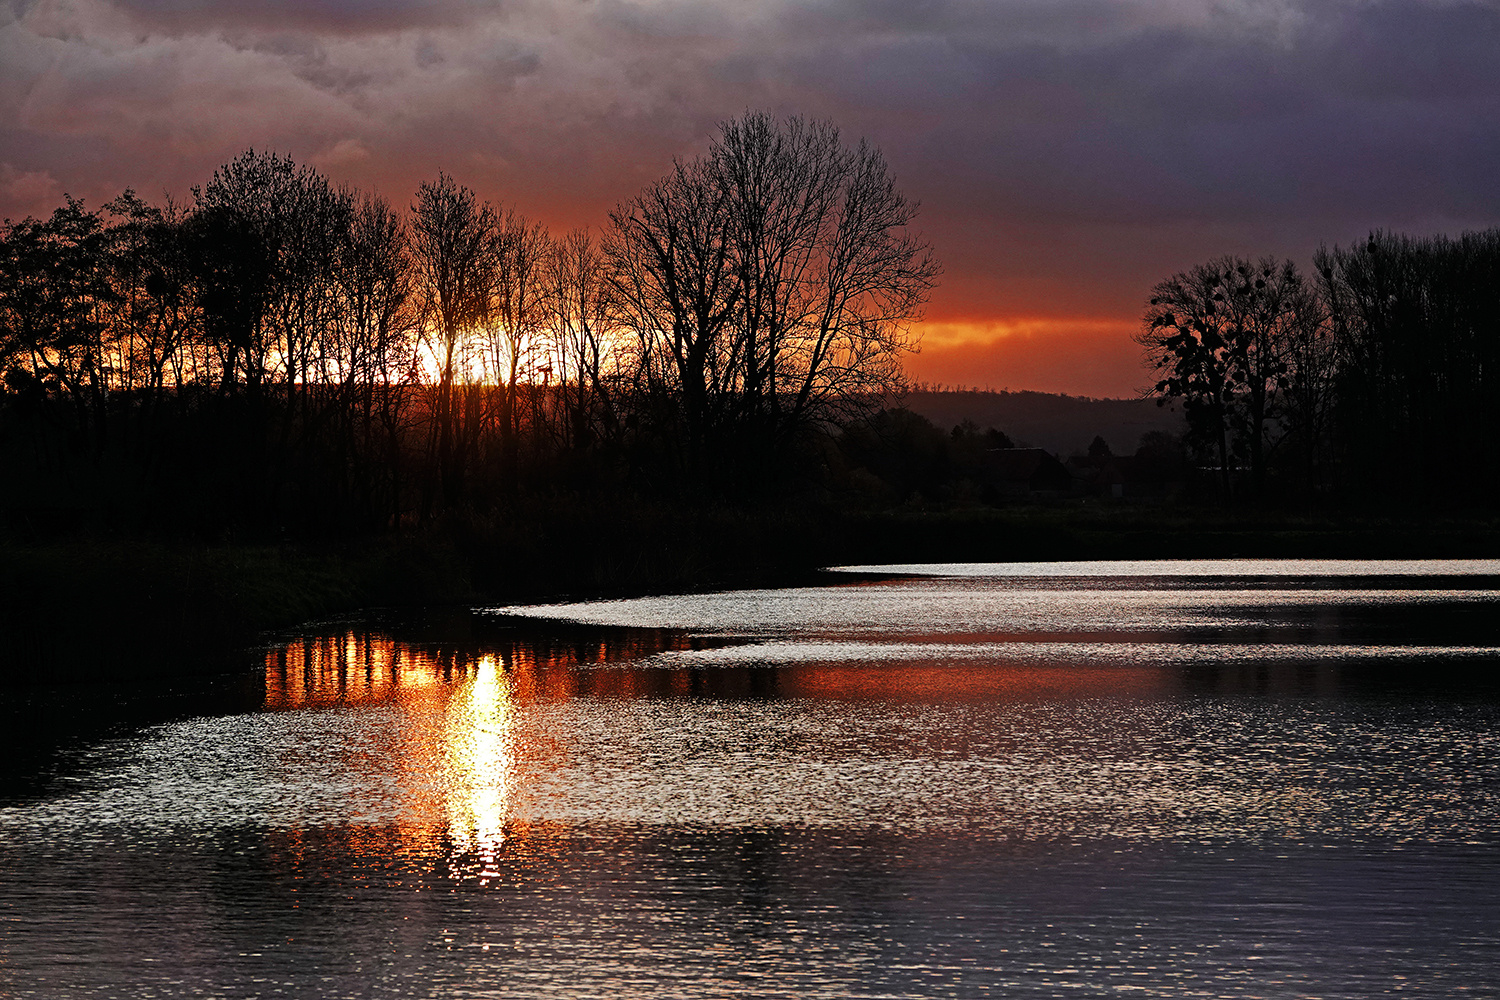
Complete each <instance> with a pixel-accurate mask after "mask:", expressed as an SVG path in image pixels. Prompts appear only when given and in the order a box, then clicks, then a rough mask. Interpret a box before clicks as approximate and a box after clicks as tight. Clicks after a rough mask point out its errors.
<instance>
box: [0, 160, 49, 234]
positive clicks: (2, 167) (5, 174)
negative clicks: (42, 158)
mask: <svg viewBox="0 0 1500 1000" xmlns="http://www.w3.org/2000/svg"><path fill="white" fill-rule="evenodd" d="M61 196H62V185H61V184H59V183H57V179H56V178H54V177H53V176H52V175H51V174H49V173H47V172H46V171H45V170H27V171H21V170H17V169H16V168H15V167H13V166H11V165H10V164H9V163H0V205H6V206H12V207H10V208H8V209H7V210H6V212H5V213H4V217H5V218H6V219H14V220H16V221H19V220H21V219H23V218H25V217H27V216H33V217H36V218H42V217H45V216H47V215H50V214H51V213H52V210H53V209H54V208H56V207H57V206H58V204H59V202H60V201H61V200H62V198H61Z"/></svg>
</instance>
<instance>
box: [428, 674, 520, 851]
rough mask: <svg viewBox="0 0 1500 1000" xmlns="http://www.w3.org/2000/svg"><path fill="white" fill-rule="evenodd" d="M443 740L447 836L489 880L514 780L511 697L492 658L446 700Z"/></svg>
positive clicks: (504, 676) (506, 679) (507, 682)
mask: <svg viewBox="0 0 1500 1000" xmlns="http://www.w3.org/2000/svg"><path fill="white" fill-rule="evenodd" d="M444 742H445V743H446V746H447V750H448V761H449V764H448V766H449V768H450V772H449V773H450V775H451V778H450V781H451V785H450V794H449V796H448V833H449V836H450V837H451V838H452V839H453V842H454V844H455V846H456V847H458V849H459V851H460V852H461V853H463V854H470V853H472V854H473V855H474V856H475V857H476V858H477V859H478V863H479V871H478V872H477V874H478V875H479V876H480V877H481V878H487V877H492V876H494V875H497V874H499V872H498V870H497V867H496V865H497V861H498V859H499V856H500V852H501V850H502V849H503V847H504V845H505V827H506V820H507V818H508V817H509V816H510V812H511V806H512V803H513V800H514V797H515V792H516V780H517V772H516V752H517V747H516V704H515V698H514V694H513V692H512V690H511V683H510V677H509V676H508V674H507V672H506V671H505V669H504V668H503V667H502V665H501V664H500V662H499V661H498V660H497V658H496V657H495V656H493V655H489V656H484V657H481V658H480V660H479V662H478V663H477V664H476V665H475V668H474V672H473V675H472V676H471V677H470V678H469V679H468V680H466V681H465V682H464V683H463V684H461V685H460V686H459V688H458V690H457V691H456V692H455V696H454V697H453V698H452V700H450V701H449V703H448V711H447V715H446V726H445V732H444Z"/></svg>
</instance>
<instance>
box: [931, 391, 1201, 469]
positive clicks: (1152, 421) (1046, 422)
mask: <svg viewBox="0 0 1500 1000" xmlns="http://www.w3.org/2000/svg"><path fill="white" fill-rule="evenodd" d="M905 406H906V408H907V409H908V410H911V411H912V412H914V413H920V414H921V415H922V416H924V417H926V418H927V419H928V420H931V421H932V422H933V423H934V424H936V425H937V426H939V427H941V428H943V429H944V430H947V429H949V428H952V427H956V426H957V425H959V424H960V423H962V422H963V421H965V420H972V421H974V423H976V424H978V425H979V426H980V428H986V427H994V428H997V429H999V430H1002V431H1004V432H1005V433H1006V434H1007V435H1008V436H1009V437H1010V439H1011V440H1012V441H1014V442H1015V443H1016V444H1017V445H1023V446H1028V447H1033V448H1045V449H1047V450H1048V451H1050V452H1054V453H1056V454H1058V455H1060V456H1062V457H1063V458H1067V457H1068V456H1069V455H1072V454H1075V453H1080V452H1085V451H1087V450H1088V446H1089V442H1091V441H1093V440H1094V436H1095V435H1098V436H1100V437H1102V438H1104V440H1105V442H1107V443H1108V444H1109V447H1110V450H1111V451H1113V452H1114V453H1115V454H1116V455H1130V454H1134V452H1135V448H1136V445H1137V443H1139V441H1140V439H1141V435H1142V434H1145V433H1147V432H1148V431H1166V432H1168V433H1169V434H1181V433H1182V432H1183V431H1184V430H1185V429H1186V424H1185V422H1184V421H1183V417H1182V411H1181V410H1180V409H1172V408H1169V407H1165V406H1157V405H1156V400H1154V399H1090V398H1088V397H1086V396H1063V395H1060V394H1057V393H1050V392H984V391H980V390H977V389H957V390H933V389H919V390H916V391H914V392H911V393H909V394H908V395H907V397H906V400H905Z"/></svg>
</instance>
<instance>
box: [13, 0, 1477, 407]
mask: <svg viewBox="0 0 1500 1000" xmlns="http://www.w3.org/2000/svg"><path fill="white" fill-rule="evenodd" d="M746 110H764V111H769V112H772V113H774V114H777V115H792V114H797V115H804V116H807V117H811V118H822V119H828V120H831V121H832V122H834V123H835V124H836V125H838V126H839V128H840V129H841V130H842V132H843V134H844V136H845V138H846V139H847V140H849V141H851V142H854V141H857V140H858V139H860V138H865V139H868V140H869V141H870V142H871V143H873V144H874V145H876V146H878V147H879V148H880V149H881V150H882V151H883V152H884V154H885V156H886V158H887V160H888V161H889V162H890V164H891V166H892V168H893V170H894V172H895V174H896V176H897V181H898V184H899V186H900V188H901V189H902V191H903V192H904V193H905V194H906V195H908V196H909V197H911V198H913V199H915V200H917V201H919V202H920V203H921V206H922V208H921V214H920V216H919V218H918V226H917V228H919V229H920V230H921V231H922V233H923V234H924V236H925V237H926V238H927V240H928V241H929V242H930V243H931V244H932V245H933V248H934V250H935V252H936V254H937V256H938V257H939V259H940V260H941V261H942V263H943V266H944V275H943V278H942V281H941V284H940V285H939V287H938V288H937V289H936V290H935V291H934V293H933V296H932V299H931V301H930V302H929V304H928V307H927V310H926V315H925V317H924V319H923V321H922V323H921V324H920V326H919V330H920V332H921V333H922V336H923V348H922V352H921V354H919V355H918V356H916V357H914V358H912V359H911V360H910V363H909V364H908V371H909V372H910V373H911V375H912V376H913V377H914V378H916V379H918V380H921V381H925V382H932V383H940V384H947V385H965V386H972V387H977V388H986V387H988V388H994V389H1004V388H1009V389H1037V390H1043V391H1048V392H1067V393H1072V394H1075V395H1089V396H1131V395H1136V394H1138V393H1139V392H1140V391H1141V390H1142V389H1143V387H1144V385H1145V384H1146V383H1147V381H1148V379H1147V377H1146V374H1145V371H1144V369H1143V368H1142V367H1141V364H1140V348H1139V347H1138V346H1137V345H1136V344H1135V343H1134V342H1133V341H1132V339H1131V335H1132V334H1133V333H1134V332H1135V331H1136V330H1137V329H1138V327H1139V324H1140V317H1141V314H1142V312H1143V307H1144V304H1145V300H1146V299H1147V298H1148V297H1149V294H1150V289H1151V287H1152V285H1154V284H1155V283H1156V282H1158V281H1160V280H1162V279H1164V278H1166V277H1168V276H1169V275H1171V274H1173V273H1175V272H1177V271H1181V270H1185V269H1187V268H1189V267H1191V266H1193V265H1194V264H1196V263H1199V262H1202V261H1204V260H1208V259H1210V258H1213V257H1216V256H1219V255H1222V254H1235V255H1240V256H1253V257H1259V256H1261V255H1265V254H1275V255H1277V256H1282V257H1291V258H1293V259H1294V260H1296V261H1297V262H1298V263H1299V264H1300V265H1301V266H1302V267H1304V269H1305V268H1307V267H1309V266H1310V260H1311V256H1312V253H1313V251H1314V250H1315V249H1316V248H1317V247H1318V245H1319V244H1320V243H1329V244H1334V243H1344V244H1347V243H1350V242H1352V241H1354V240H1356V239H1359V238H1361V237H1363V236H1364V235H1366V234H1367V233H1368V232H1369V231H1370V230H1372V229H1394V230H1399V231H1403V232H1408V233H1413V234H1428V233H1436V232H1444V233H1449V234H1454V235H1456V234H1457V233H1459V232H1461V231H1463V230H1466V229H1481V228H1487V227H1490V226H1493V225H1497V224H1500V0H1467V2H1447V0H1307V2H1300V0H1218V2H1210V0H1156V2H1145V0H1141V2H1128V0H1120V2H1106V0H634V2H632V0H235V2H212V0H114V2H110V0H0V217H8V218H17V219H18V218H21V217H24V216H25V215H28V214H32V215H43V214H46V213H48V212H50V211H51V210H52V209H53V208H54V207H56V206H57V205H59V204H60V203H61V201H62V197H63V194H64V193H65V192H66V193H69V194H72V195H73V196H75V197H80V198H83V199H84V200H85V203H86V204H88V205H90V206H97V205H99V204H102V203H103V202H104V201H106V200H108V199H110V198H112V197H113V196H114V195H116V194H118V193H119V192H120V191H121V190H123V189H124V188H126V187H131V188H134V189H135V190H136V191H137V192H139V193H140V194H141V195H142V196H144V197H146V198H147V199H148V200H153V201H160V200H162V199H163V198H164V197H166V196H168V195H170V196H172V197H174V198H176V199H177V200H179V201H189V200H190V198H191V193H190V189H191V186H192V185H194V184H201V183H203V182H204V181H206V180H207V179H208V177H209V176H211V174H212V172H213V169H214V167H216V166H217V165H219V164H221V163H224V162H226V161H228V160H230V159H232V158H233V157H234V156H235V155H237V154H238V153H239V152H241V151H242V150H244V149H246V148H252V147H253V148H255V149H269V150H274V151H277V152H280V153H285V154H289V155H291V156H292V157H293V158H294V159H296V160H297V161H298V162H299V163H308V164H311V165H313V166H316V167H318V168H319V169H321V170H322V171H323V172H324V173H326V174H327V175H328V176H329V177H330V178H331V179H333V180H335V181H338V182H345V183H352V184H356V185H359V186H361V187H364V188H367V189H374V190H377V191H379V192H380V193H382V194H384V195H385V196H386V197H388V198H389V199H390V200H391V201H392V202H394V203H396V204H398V205H400V204H406V203H409V201H410V199H411V195H412V193H413V192H414V191H415V189H416V187H417V185H418V184H419V183H421V182H422V181H423V180H426V179H431V178H433V177H435V176H436V174H437V172H438V171H439V170H443V171H445V172H447V173H449V174H451V175H453V176H454V177H455V178H456V179H457V180H459V181H460V182H461V183H464V184H467V185H468V186H470V187H472V188H474V189H475V190H476V191H478V192H479V193H480V194H481V195H483V196H485V197H487V198H490V199H493V200H496V201H499V202H503V203H505V204H507V205H511V206H514V207H515V208H516V210H517V211H519V212H521V213H523V214H525V215H527V216H530V217H532V218H536V219H539V220H541V221H542V222H545V223H546V224H547V225H548V226H550V227H551V228H552V229H553V230H554V231H558V232H561V231H565V230H567V229H570V228H573V227H575V226H599V225H601V224H603V223H604V222H605V221H606V219H607V215H608V212H609V210H610V209H611V208H613V207H614V206H615V205H617V204H618V203H620V202H621V201H623V200H625V199H627V198H629V197H630V196H631V195H633V194H635V193H636V192H637V191H639V190H640V188H641V187H642V186H644V185H645V184H647V183H649V182H650V181H652V180H654V179H655V178H657V177H659V176H661V175H662V174H663V173H664V172H665V171H666V169H667V168H668V167H669V166H670V164H671V161H672V158H673V157H691V156H694V155H697V154H698V153H701V152H703V151H704V150H705V149H706V147H707V144H708V141H709V138H710V137H711V136H712V134H713V133H714V130H715V126H716V124H717V123H718V122H721V121H724V120H726V119H729V118H733V117H736V116H738V115H740V114H742V113H744V112H745V111H746Z"/></svg>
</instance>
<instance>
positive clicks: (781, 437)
mask: <svg viewBox="0 0 1500 1000" xmlns="http://www.w3.org/2000/svg"><path fill="white" fill-rule="evenodd" d="M916 208H917V207H916V205H915V203H913V202H910V201H908V200H907V199H906V198H905V197H904V196H903V195H902V194H901V193H900V192H899V191H898V190H897V189H896V186H895V181H894V178H893V177H892V176H891V173H890V170H889V168H888V167H887V165H886V163H885V160H884V158H883V157H882V156H881V155H880V153H879V151H877V150H875V149H874V148H872V147H870V146H869V145H868V144H866V143H860V144H859V145H858V146H857V147H855V148H849V147H847V146H845V145H844V144H843V143H842V141H841V139H840V137H839V133H838V130H837V129H836V128H834V127H833V126H832V125H830V124H827V123H821V122H813V123H809V122H807V121H805V120H803V119H800V118H791V119H787V120H784V121H778V120H776V119H774V118H772V117H770V116H768V115H764V114H755V113H751V114H747V115H745V116H744V117H743V118H741V119H739V120H737V121H733V122H728V123H725V124H724V125H723V126H722V127H721V129H720V136H719V138H718V140H717V141H716V142H715V143H714V144H713V146H712V148H711V149H710V150H709V153H708V155H707V156H706V157H704V158H702V159H698V160H693V161H691V162H689V163H678V164H675V165H674V168H673V171H672V173H670V174H669V175H668V176H667V177H665V178H663V179H662V180H660V181H658V182H657V183H656V184H654V185H652V186H651V187H649V188H647V189H646V190H645V191H644V192H642V193H641V194H640V195H638V196H637V197H636V198H635V199H633V200H632V201H630V202H627V203H626V204H625V205H623V206H621V207H620V208H619V209H617V210H616V211H615V212H614V213H613V215H612V216H611V232H610V234H609V239H608V241H607V242H606V253H607V255H608V257H609V259H610V262H611V264H612V266H613V268H614V271H615V279H614V281H615V287H616V291H617V294H618V296H619V299H620V302H621V305H622V316H623V319H624V322H625V323H626V324H627V325H628V326H629V327H630V328H631V329H632V330H633V331H634V333H635V335H636V338H637V341H638V343H639V345H640V355H641V364H642V368H643V371H644V372H645V374H646V382H647V383H648V385H650V386H652V387H656V388H658V389H660V388H665V389H667V390H669V391H670V392H673V393H676V394H678V395H679V397H680V411H681V416H682V419H683V423H684V425H685V431H686V436H687V440H688V447H689V454H690V455H694V454H697V453H698V451H699V450H700V449H701V448H703V447H704V445H705V443H706V442H707V441H708V439H709V438H715V439H723V438H724V436H725V435H726V434H728V435H730V436H733V437H737V438H738V439H739V441H740V442H741V444H747V443H751V442H755V441H759V442H762V443H763V444H769V445H770V446H772V447H775V446H778V445H781V444H785V443H786V442H787V441H788V440H789V439H790V438H791V437H792V436H793V435H794V434H795V433H796V432H797V430H798V429H800V428H802V427H805V426H807V425H808V424H810V423H812V422H815V421H817V420H819V419H823V418H826V417H828V416H831V415H834V414H836V413H838V412H840V411H841V410H844V409H846V408H847V407H849V406H851V405H854V404H855V403H856V402H858V401H859V400H861V399H864V398H867V397H868V396H869V395H871V394H874V393H879V392H882V391H886V390H890V389H892V388H895V387H897V386H898V385H899V384H900V379H901V367H900V358H901V355H902V354H903V353H904V352H905V351H908V350H911V349H913V348H914V347H915V338H914V336H913V335H912V333H911V324H912V323H913V322H914V321H915V320H916V319H917V318H919V316H920V315H921V309H922V306H923V304H924V303H925V301H926V299H927V296H928V294H929V293H930V291H931V289H932V287H933V285H934V283H935V282H936V279H937V276H938V273H939V267H938V264H937V262H936V261H935V259H934V258H933V256H932V254H931V251H930V248H929V247H928V245H927V244H926V242H925V241H923V240H922V239H921V237H920V236H917V235H915V234H913V233H912V232H911V231H910V225H911V223H912V222H913V220H914V218H915V215H916ZM720 443H722V440H720Z"/></svg>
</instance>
